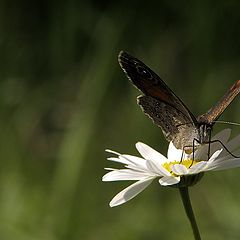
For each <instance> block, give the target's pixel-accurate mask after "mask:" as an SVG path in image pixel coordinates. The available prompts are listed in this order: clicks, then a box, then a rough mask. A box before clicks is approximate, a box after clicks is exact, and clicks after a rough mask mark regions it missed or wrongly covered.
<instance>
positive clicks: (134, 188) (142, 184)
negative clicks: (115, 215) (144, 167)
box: [109, 178, 153, 207]
mask: <svg viewBox="0 0 240 240" xmlns="http://www.w3.org/2000/svg"><path fill="white" fill-rule="evenodd" d="M152 181H153V179H152V178H148V179H144V180H140V181H138V182H135V183H133V184H132V185H130V186H128V187H127V188H125V189H124V190H122V191H121V192H120V193H118V194H117V195H116V196H115V197H114V198H113V199H112V201H111V202H110V204H109V205H110V207H115V206H118V205H120V204H123V203H125V202H127V201H129V200H131V199H132V198H134V197H135V196H137V195H138V194H139V193H140V192H142V191H143V190H144V189H145V188H146V187H147V186H148V185H149V184H150V183H151V182H152Z"/></svg>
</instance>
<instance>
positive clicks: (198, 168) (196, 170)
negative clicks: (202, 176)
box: [189, 161, 208, 174]
mask: <svg viewBox="0 0 240 240" xmlns="http://www.w3.org/2000/svg"><path fill="white" fill-rule="evenodd" d="M207 164H208V162H207V161H201V162H199V163H196V164H195V165H193V166H192V167H191V168H190V169H189V174H196V173H199V172H203V171H204V170H205V168H206V166H207Z"/></svg>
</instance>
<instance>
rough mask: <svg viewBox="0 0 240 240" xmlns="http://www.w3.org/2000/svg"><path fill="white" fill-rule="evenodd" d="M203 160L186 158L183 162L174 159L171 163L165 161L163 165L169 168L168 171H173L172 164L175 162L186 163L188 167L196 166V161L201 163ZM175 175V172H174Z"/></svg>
mask: <svg viewBox="0 0 240 240" xmlns="http://www.w3.org/2000/svg"><path fill="white" fill-rule="evenodd" d="M199 162H201V160H198V161H196V160H193V159H185V160H182V161H181V162H179V161H172V162H169V163H164V164H163V167H164V168H166V169H167V171H169V172H170V173H172V166H173V165H174V164H182V165H184V166H185V167H186V168H190V167H192V166H194V165H195V164H196V163H199ZM173 175H175V174H173Z"/></svg>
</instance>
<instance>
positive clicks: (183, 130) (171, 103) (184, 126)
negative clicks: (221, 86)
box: [118, 51, 240, 149]
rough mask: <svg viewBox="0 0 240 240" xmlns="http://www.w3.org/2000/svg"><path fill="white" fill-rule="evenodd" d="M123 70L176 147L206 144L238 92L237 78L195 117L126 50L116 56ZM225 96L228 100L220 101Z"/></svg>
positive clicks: (139, 101)
mask: <svg viewBox="0 0 240 240" xmlns="http://www.w3.org/2000/svg"><path fill="white" fill-rule="evenodd" d="M118 60H119V63H120V66H121V68H122V69H123V71H124V72H125V73H126V75H127V76H128V78H129V79H130V81H131V82H132V83H133V85H134V86H136V87H137V88H138V89H139V90H140V91H141V92H142V93H143V94H144V95H141V96H139V97H138V98H137V102H138V104H139V105H140V107H141V108H142V110H143V112H144V113H145V114H146V115H148V116H149V117H150V118H151V119H152V120H153V122H154V123H155V124H156V125H158V126H159V127H161V129H162V131H163V134H164V136H165V137H166V139H167V140H168V141H172V142H173V144H174V146H175V147H176V148H178V149H183V148H186V147H191V146H193V141H195V145H196V144H202V143H207V142H209V141H210V133H211V129H212V126H213V124H214V121H215V120H216V119H217V118H218V117H219V116H220V115H221V113H222V112H223V111H224V110H225V108H226V107H227V106H228V105H229V104H230V103H231V102H232V100H233V99H234V98H235V96H236V95H237V94H238V93H239V91H240V81H237V82H236V83H235V84H234V85H233V86H232V88H231V89H230V90H229V91H228V92H227V93H226V94H225V95H224V98H223V99H221V100H220V101H219V103H218V104H217V105H216V106H214V107H213V108H211V109H210V110H209V111H208V112H207V113H205V114H203V115H201V116H199V117H198V118H196V117H195V116H194V115H193V114H192V113H191V112H190V110H189V109H188V108H187V107H186V105H185V104H184V103H183V102H182V100H181V99H180V98H179V97H177V96H176V95H175V93H174V92H173V91H172V90H171V89H170V88H169V87H168V86H167V85H166V83H165V82H164V81H163V80H162V79H161V78H160V77H159V76H158V75H157V74H156V73H154V72H153V71H152V70H151V69H150V68H149V67H148V66H146V65H145V64H144V63H143V62H141V61H140V60H138V59H137V58H135V57H133V56H131V55H129V54H128V53H126V52H123V51H122V52H120V54H119V57H118ZM224 99H227V101H225V102H224V101H223V100H224Z"/></svg>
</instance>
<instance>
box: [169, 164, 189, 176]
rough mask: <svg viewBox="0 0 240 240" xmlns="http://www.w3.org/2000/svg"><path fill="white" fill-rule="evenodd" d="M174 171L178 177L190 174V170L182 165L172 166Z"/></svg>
mask: <svg viewBox="0 0 240 240" xmlns="http://www.w3.org/2000/svg"><path fill="white" fill-rule="evenodd" d="M172 171H173V172H174V173H175V174H177V175H180V176H181V175H186V174H188V169H187V168H186V167H185V166H184V165H182V164H174V165H173V166H172Z"/></svg>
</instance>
